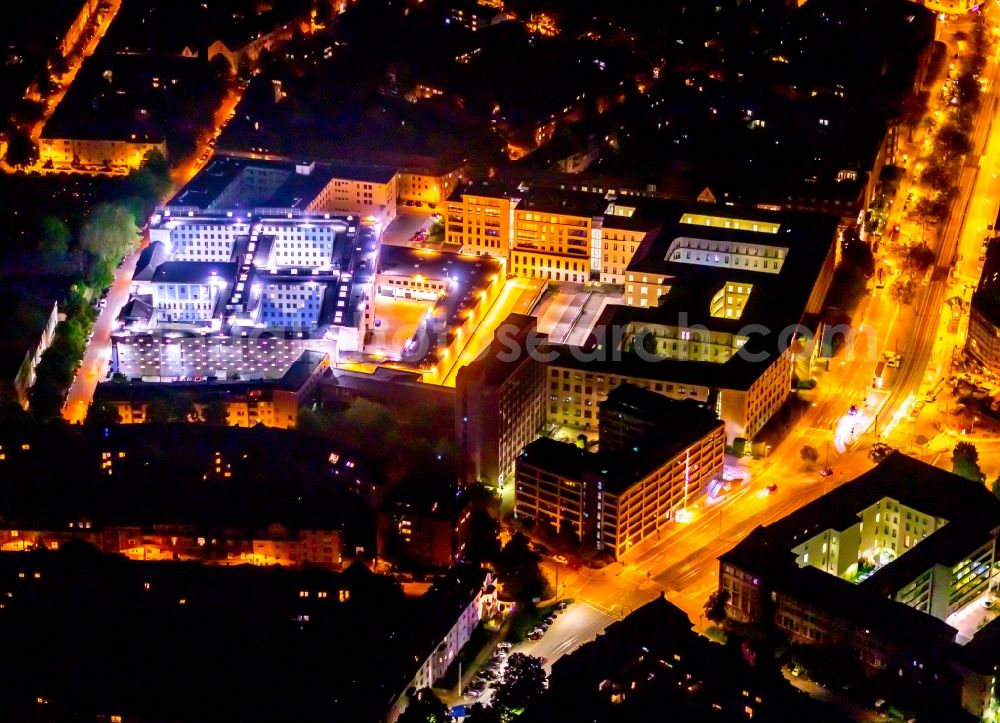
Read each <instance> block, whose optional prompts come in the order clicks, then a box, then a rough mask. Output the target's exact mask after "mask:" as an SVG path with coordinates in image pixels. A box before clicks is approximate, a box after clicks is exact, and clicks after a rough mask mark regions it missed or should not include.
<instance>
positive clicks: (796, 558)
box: [719, 453, 1000, 716]
mask: <svg viewBox="0 0 1000 723" xmlns="http://www.w3.org/2000/svg"><path fill="white" fill-rule="evenodd" d="M998 530H1000V501H998V500H997V499H996V497H995V496H994V495H993V494H991V493H990V492H989V490H987V489H985V488H984V487H983V485H981V484H978V483H975V482H970V481H968V480H966V479H964V478H961V477H958V476H957V475H953V474H950V473H948V472H944V471H942V470H939V469H937V468H935V467H932V466H930V465H927V464H925V463H923V462H919V461H917V460H915V459H912V458H910V457H906V456H903V455H901V454H899V453H894V454H892V455H891V456H890V457H889V458H888V459H886V460H885V461H884V462H882V463H881V464H880V465H878V466H877V467H875V468H874V469H872V470H870V471H869V472H866V473H865V474H863V475H861V476H860V477H858V478H857V479H855V480H853V481H851V482H848V483H847V484H844V485H842V486H841V487H839V488H837V489H835V490H834V491H832V492H830V493H828V494H826V495H824V496H823V497H821V498H819V499H818V500H816V501H814V502H812V503H810V504H808V505H806V506H805V507H803V508H801V509H799V510H797V511H796V512H793V513H792V514H791V515H789V516H787V517H785V518H784V519H782V520H779V521H778V522H775V523H773V524H771V525H768V526H766V527H758V528H757V529H755V530H754V531H753V532H751V533H750V535H748V536H747V537H746V538H745V539H744V540H743V541H742V542H740V543H739V544H738V545H737V546H736V547H734V548H733V549H732V550H730V551H729V552H726V553H725V554H723V555H722V556H721V557H720V558H719V590H720V591H724V592H725V593H727V595H728V600H727V611H728V614H729V615H730V616H731V617H732V618H734V619H735V620H738V621H742V622H751V623H759V624H764V625H767V626H773V627H774V628H776V629H778V630H780V631H782V632H784V633H785V634H787V635H788V636H789V637H790V638H791V639H792V640H793V641H795V642H799V643H802V644H807V645H817V646H824V647H834V646H841V647H845V648H847V649H848V650H850V651H851V652H852V653H853V654H854V655H856V656H857V658H858V660H859V661H861V662H862V663H864V664H865V665H867V666H869V667H871V668H874V669H883V670H886V669H887V670H895V669H896V668H899V669H900V675H904V674H905V675H921V674H922V673H921V672H920V671H923V670H924V668H925V666H927V667H928V668H929V667H930V666H941V665H944V664H945V663H944V662H943V661H948V660H956V661H962V660H963V659H964V656H963V655H962V648H961V647H960V645H959V644H969V645H972V646H973V649H975V647H976V646H977V645H978V643H976V638H977V637H978V634H977V635H975V636H970V637H972V642H971V643H970V642H969V637H964V638H963V637H962V636H960V635H959V632H958V630H956V628H955V627H953V626H952V625H953V624H956V625H957V623H956V619H955V616H956V613H959V612H960V611H962V610H963V609H965V608H967V607H968V606H969V605H970V604H972V603H976V604H978V603H977V601H978V600H979V598H980V597H981V596H982V595H983V594H984V593H987V592H988V591H989V590H990V589H991V588H992V587H993V585H994V576H995V574H996V564H997V560H996V537H997V532H998ZM994 655H995V651H994ZM935 658H937V660H935ZM995 662H996V661H994V663H995ZM981 673H982V671H977V673H976V674H973V673H972V672H971V671H965V672H960V673H956V675H957V676H958V680H957V684H958V685H960V686H961V687H962V705H963V707H965V708H966V710H967V711H969V712H970V713H973V714H974V715H977V716H980V715H982V714H983V713H984V711H985V707H986V705H987V704H988V701H987V700H984V697H983V695H982V692H983V689H984V688H985V689H986V690H987V691H988V688H989V685H984V681H983V679H982V675H981Z"/></svg>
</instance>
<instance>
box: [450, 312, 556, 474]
mask: <svg viewBox="0 0 1000 723" xmlns="http://www.w3.org/2000/svg"><path fill="white" fill-rule="evenodd" d="M545 338H546V337H545V336H544V335H541V334H539V333H538V329H537V320H536V319H535V318H534V317H531V316H523V315H521V314H511V315H510V316H508V317H507V318H506V319H505V320H504V321H503V323H502V324H500V326H499V327H498V328H497V330H496V331H495V332H494V336H493V341H492V342H491V343H490V345H489V346H488V347H487V349H486V350H485V352H484V353H483V354H481V355H480V356H479V358H477V359H476V360H475V361H473V362H472V363H471V364H469V365H468V366H465V367H462V368H461V369H459V371H458V376H457V378H456V381H455V394H456V399H457V401H456V404H455V431H456V438H457V439H458V444H459V447H460V448H461V450H462V460H463V463H464V465H463V466H464V472H463V477H464V480H465V481H468V482H471V481H475V480H481V481H484V482H485V483H486V484H488V485H491V486H492V485H494V484H496V485H497V486H498V487H500V488H503V486H504V485H505V483H506V482H507V481H509V480H510V479H511V477H512V475H513V473H514V462H515V460H516V459H517V456H518V455H519V454H520V453H521V450H522V449H523V448H524V447H525V445H527V444H528V443H529V442H531V441H532V440H533V439H534V438H535V437H536V436H537V435H538V431H539V429H540V428H541V426H542V424H543V423H544V422H545V365H544V364H543V363H542V362H541V361H540V360H539V359H538V357H537V356H536V355H534V354H532V353H531V350H532V349H534V348H536V346H537V345H540V344H541V343H543V342H544V340H545Z"/></svg>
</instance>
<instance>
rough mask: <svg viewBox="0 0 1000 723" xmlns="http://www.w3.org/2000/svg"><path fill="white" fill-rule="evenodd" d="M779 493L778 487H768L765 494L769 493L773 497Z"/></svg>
mask: <svg viewBox="0 0 1000 723" xmlns="http://www.w3.org/2000/svg"><path fill="white" fill-rule="evenodd" d="M777 491H778V485H768V486H767V489H766V490H765V492H767V493H768V494H769V495H773V494H774V493H775V492H777Z"/></svg>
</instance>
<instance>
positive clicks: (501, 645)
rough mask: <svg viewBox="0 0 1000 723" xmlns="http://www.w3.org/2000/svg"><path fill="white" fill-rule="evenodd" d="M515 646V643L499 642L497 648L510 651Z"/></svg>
mask: <svg viewBox="0 0 1000 723" xmlns="http://www.w3.org/2000/svg"><path fill="white" fill-rule="evenodd" d="M513 647H514V645H513V644H512V643H497V650H507V651H509V650H510V649H511V648H513Z"/></svg>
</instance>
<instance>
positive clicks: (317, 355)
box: [277, 349, 330, 391]
mask: <svg viewBox="0 0 1000 723" xmlns="http://www.w3.org/2000/svg"><path fill="white" fill-rule="evenodd" d="M329 361H330V355H329V354H327V353H326V352H323V351H311V350H309V349H306V350H305V351H303V352H302V353H301V354H300V355H299V358H298V359H296V360H295V361H294V362H292V365H291V366H290V367H288V371H286V372H285V375H284V376H283V377H281V379H279V380H278V384H277V386H278V388H279V389H287V390H291V391H298V390H299V389H301V388H302V385H303V384H305V383H306V380H308V379H309V378H310V377H312V375H313V374H315V373H316V369H317V368H318V367H319V366H320V365H321V364H323V363H327V364H328V363H329Z"/></svg>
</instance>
